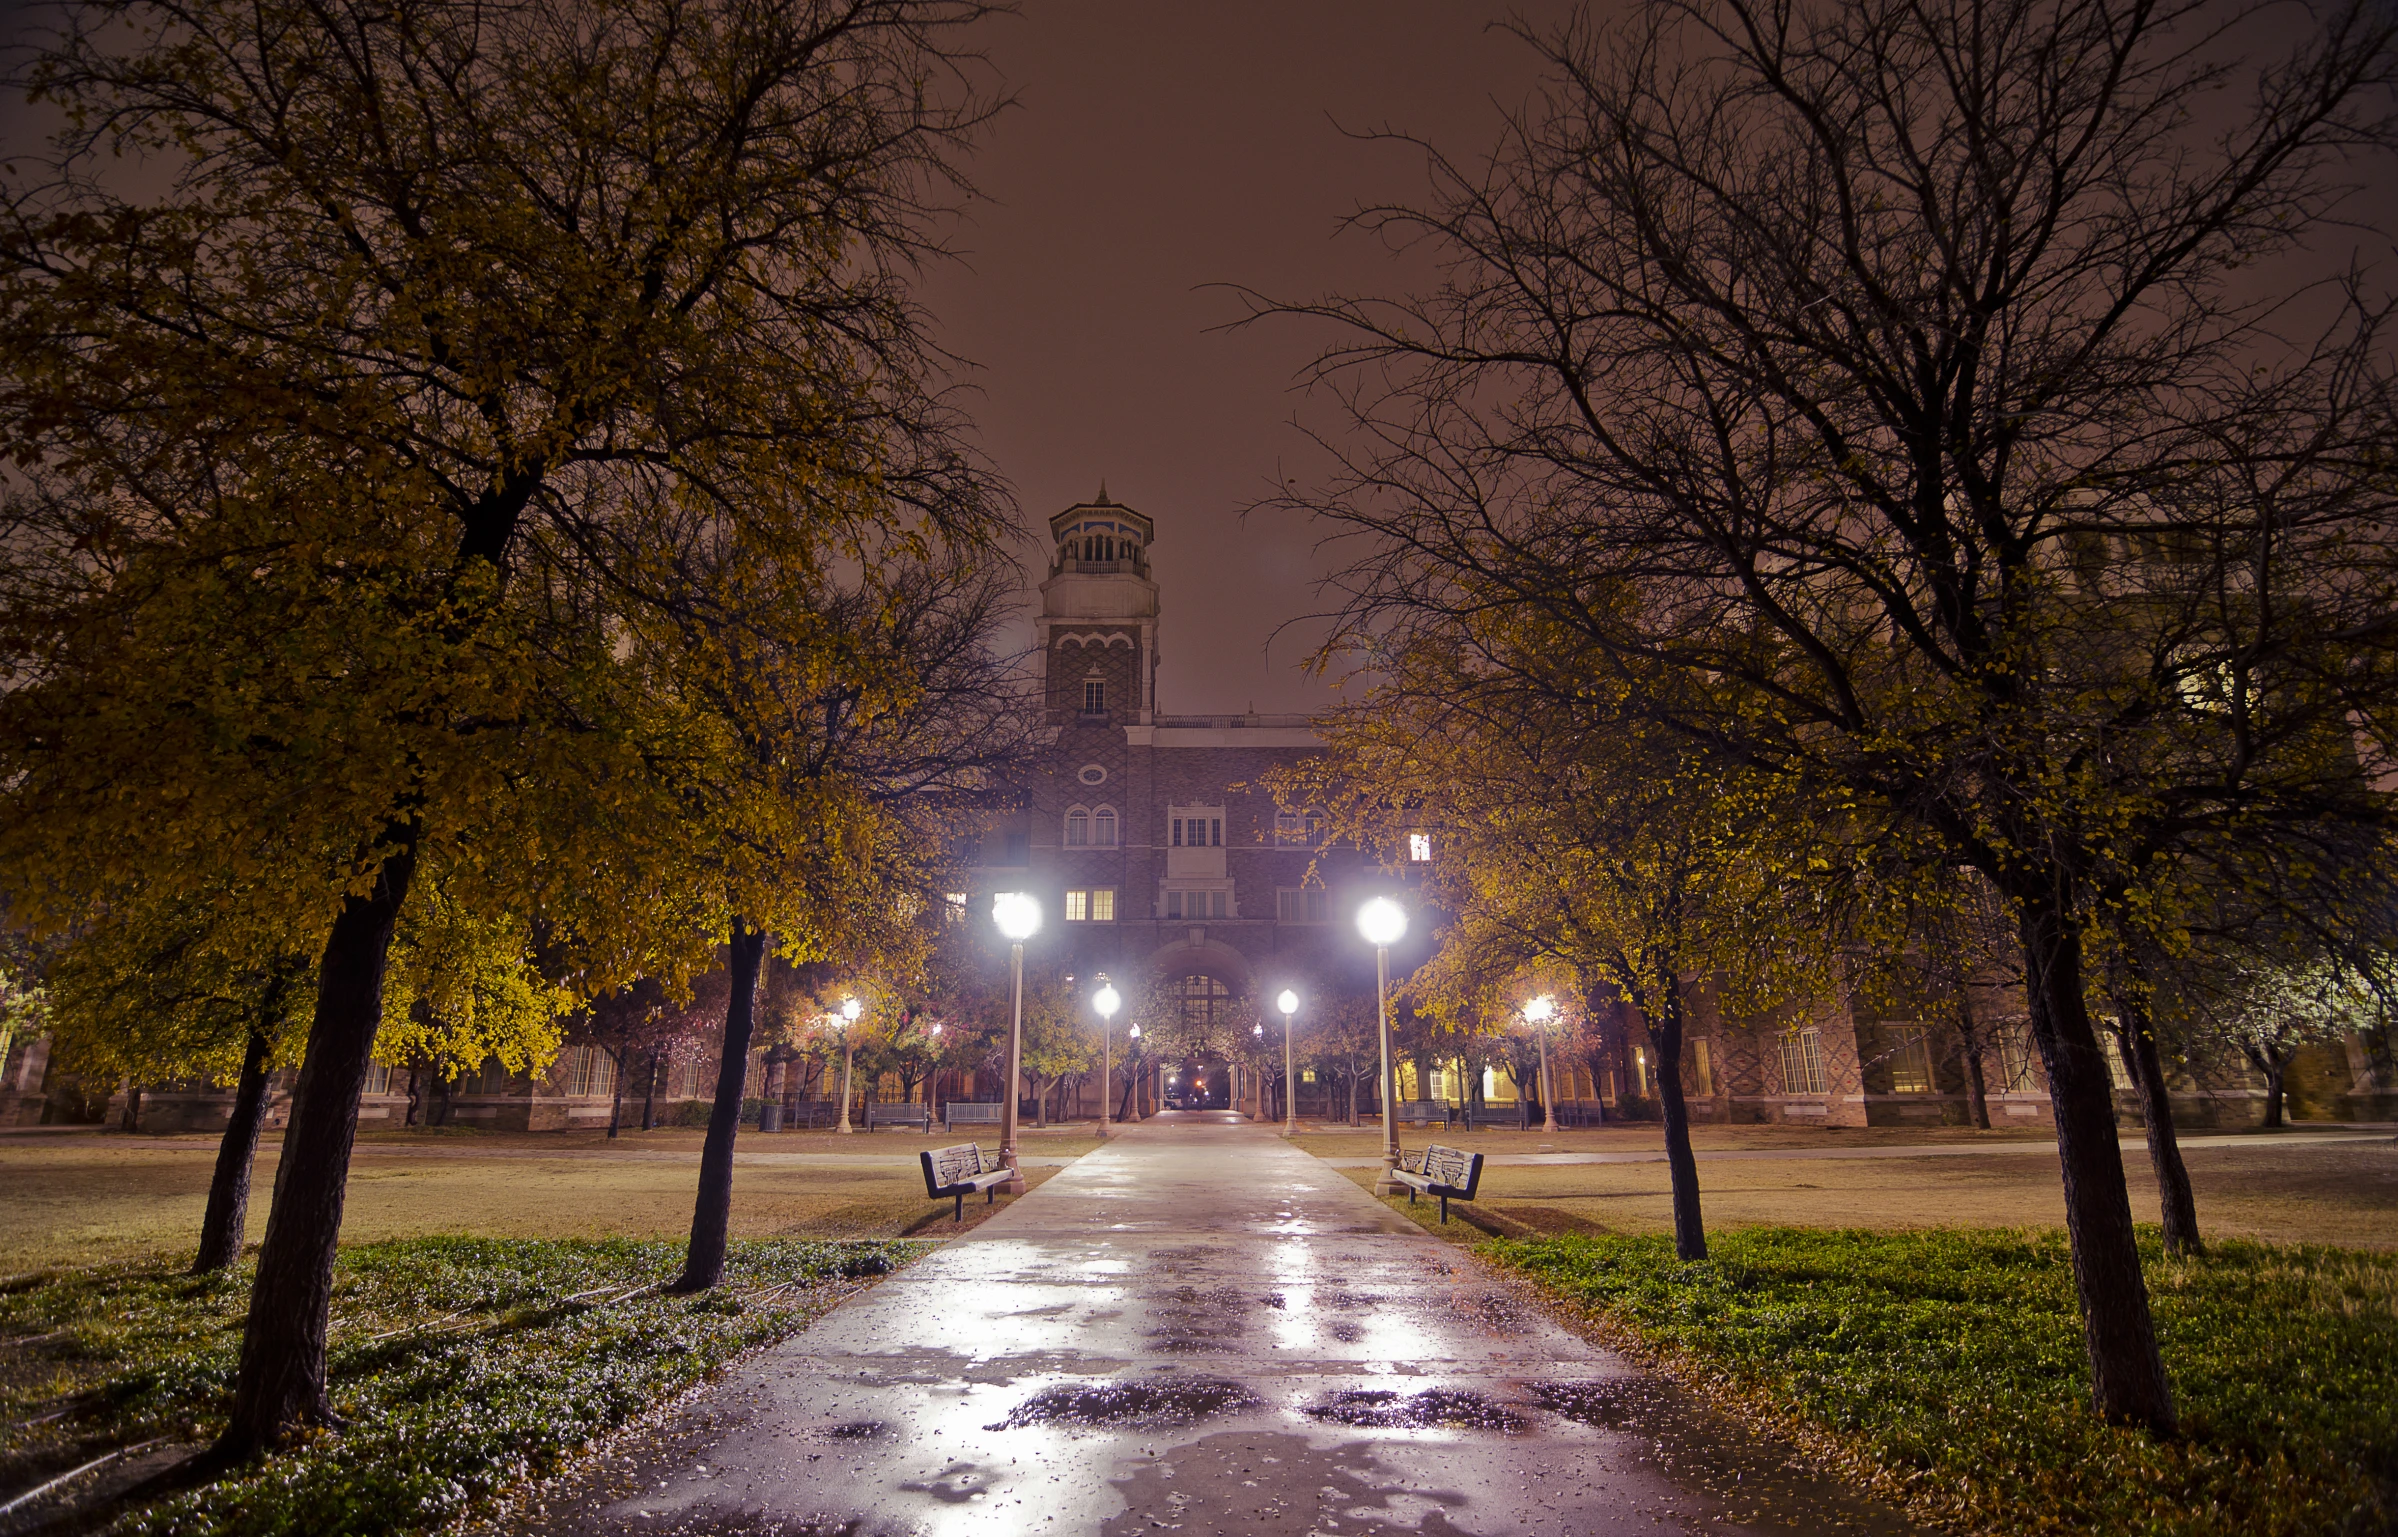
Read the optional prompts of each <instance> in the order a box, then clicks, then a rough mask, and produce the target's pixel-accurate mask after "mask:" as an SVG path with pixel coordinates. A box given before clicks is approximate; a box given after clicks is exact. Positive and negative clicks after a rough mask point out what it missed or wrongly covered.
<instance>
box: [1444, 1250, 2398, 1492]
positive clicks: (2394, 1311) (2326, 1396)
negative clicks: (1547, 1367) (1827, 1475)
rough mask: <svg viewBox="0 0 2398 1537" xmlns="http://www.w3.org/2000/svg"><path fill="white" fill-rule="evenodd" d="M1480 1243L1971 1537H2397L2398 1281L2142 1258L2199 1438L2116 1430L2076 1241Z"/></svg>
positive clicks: (1729, 1400) (2375, 1261) (2363, 1255)
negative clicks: (2090, 1329)
mask: <svg viewBox="0 0 2398 1537" xmlns="http://www.w3.org/2000/svg"><path fill="white" fill-rule="evenodd" d="M1710 1244H1711V1246H1712V1250H1713V1254H1712V1257H1711V1258H1710V1259H1709V1260H1707V1261H1706V1262H1704V1263H1700V1264H1695V1265H1684V1264H1681V1263H1679V1262H1677V1261H1676V1260H1675V1258H1674V1253H1673V1245H1672V1242H1671V1241H1670V1240H1669V1239H1667V1238H1665V1237H1663V1236H1662V1235H1638V1236H1621V1235H1569V1236H1561V1237H1546V1238H1528V1239H1527V1238H1497V1239H1490V1240H1487V1241H1485V1242H1483V1243H1482V1244H1481V1245H1480V1246H1479V1252H1480V1253H1481V1254H1482V1255H1483V1256H1484V1257H1485V1258H1487V1259H1490V1260H1492V1261H1494V1262H1496V1263H1497V1264H1499V1265H1501V1266H1503V1267H1505V1268H1508V1269H1511V1270H1514V1271H1516V1272H1518V1273H1520V1274H1522V1275H1525V1276H1527V1277H1529V1278H1531V1279H1532V1280H1533V1281H1534V1282H1536V1283H1537V1284H1538V1285H1540V1286H1541V1287H1542V1288H1544V1289H1546V1290H1547V1291H1548V1292H1550V1293H1551V1294H1553V1295H1554V1296H1556V1297H1558V1298H1560V1299H1563V1300H1564V1301H1566V1302H1568V1303H1569V1304H1572V1305H1574V1306H1575V1307H1577V1308H1578V1309H1581V1310H1584V1312H1585V1316H1586V1317H1588V1318H1589V1319H1590V1320H1592V1321H1593V1322H1594V1323H1595V1324H1596V1325H1597V1326H1598V1328H1599V1331H1600V1332H1601V1333H1603V1334H1606V1335H1608V1336H1609V1337H1611V1338H1612V1339H1613V1340H1614V1341H1615V1342H1617V1343H1620V1344H1624V1345H1627V1346H1629V1347H1631V1348H1632V1349H1633V1351H1634V1352H1635V1353H1636V1354H1641V1355H1645V1356H1647V1357H1648V1358H1650V1359H1653V1360H1656V1361H1658V1362H1659V1363H1660V1364H1662V1365H1664V1366H1665V1367H1666V1368H1667V1369H1668V1370H1669V1371H1671V1372H1672V1374H1673V1375H1675V1376H1676V1377H1678V1378H1680V1379H1681V1380H1683V1381H1684V1382H1685V1383H1686V1384H1687V1385H1689V1386H1692V1387H1694V1388H1696V1389H1698V1390H1699V1391H1701V1392H1702V1393H1704V1394H1706V1395H1708V1396H1710V1397H1712V1398H1714V1399H1715V1400H1717V1401H1718V1402H1721V1403H1726V1404H1728V1405H1730V1406H1732V1407H1734V1408H1736V1409H1738V1410H1742V1411H1745V1412H1746V1413H1747V1415H1748V1416H1749V1417H1751V1418H1756V1419H1762V1420H1764V1421H1766V1422H1768V1423H1773V1424H1776V1425H1779V1426H1781V1427H1783V1428H1785V1429H1788V1430H1790V1431H1794V1432H1796V1433H1797V1434H1798V1435H1799V1436H1800V1437H1801V1439H1803V1440H1806V1441H1808V1442H1811V1443H1812V1444H1814V1445H1815V1446H1817V1447H1818V1448H1819V1449H1820V1450H1824V1451H1828V1452H1830V1453H1832V1454H1833V1455H1834V1456H1835V1457H1837V1458H1838V1459H1839V1460H1841V1461H1844V1462H1847V1463H1849V1464H1850V1465H1851V1466H1852V1467H1854V1468H1856V1469H1857V1470H1858V1471H1860V1472H1865V1473H1867V1474H1869V1475H1870V1477H1871V1478H1872V1481H1873V1482H1874V1483H1875V1484H1876V1485H1877V1486H1878V1487H1879V1488H1880V1490H1881V1492H1883V1493H1885V1494H1887V1495H1889V1496H1892V1497H1893V1498H1895V1499H1897V1500H1899V1501H1900V1502H1901V1503H1903V1504H1904V1505H1906V1506H1907V1507H1908V1508H1910V1509H1911V1510H1912V1511H1913V1512H1915V1513H1916V1514H1918V1515H1920V1516H1924V1517H1929V1518H1932V1519H1934V1520H1937V1521H1939V1522H1941V1523H1943V1524H1946V1525H1950V1526H1953V1527H1956V1528H1959V1529H1964V1530H1970V1531H1975V1532H1992V1533H2007V1534H2016V1533H2025V1534H2028V1533H2042V1534H2046V1533H2062V1532H2073V1533H2107V1534H2113V1533H2123V1534H2132V1533H2138V1534H2142V1537H2166V1534H2174V1537H2217V1534H2222V1537H2230V1534H2241V1537H2320V1534H2339V1537H2364V1534H2368V1533H2384V1532H2388V1531H2391V1530H2394V1529H2398V1393H2394V1392H2393V1391H2392V1386H2391V1385H2392V1384H2393V1383H2398V1255H2392V1254H2386V1253H2371V1252H2359V1251H2354V1250H2342V1249H2332V1248H2322V1247H2312V1246H2281V1245H2268V1244H2258V1243H2245V1242H2239V1241H2232V1242H2226V1243H2224V1244H2222V1245H2220V1247H2219V1248H2218V1249H2217V1251H2216V1252H2215V1253H2214V1254H2212V1255H2210V1256H2209V1257H2207V1258H2205V1259H2202V1260H2195V1261H2174V1260H2168V1259H2166V1258H2165V1256H2164V1255H2163V1253H2162V1252H2161V1250H2160V1249H2158V1248H2156V1247H2155V1246H2154V1244H2153V1241H2152V1242H2151V1244H2150V1247H2149V1248H2148V1249H2147V1251H2146V1253H2145V1256H2144V1257H2145V1260H2146V1266H2147V1273H2148V1281H2149V1286H2150V1289H2151V1294H2152V1297H2153V1299H2154V1303H2155V1310H2156V1320H2157V1329H2158V1335H2159V1339H2160V1342H2161V1344H2162V1346H2163V1349H2164V1355H2165V1365H2166V1368H2167V1370H2168V1372H2169V1373H2170V1374H2171V1376H2172V1380H2173V1386H2174V1391H2175V1395H2176V1398H2177V1401H2178V1403H2179V1405H2180V1408H2181V1414H2182V1421H2183V1424H2182V1433H2181V1434H2180V1435H2179V1436H2177V1437H2175V1438H2173V1439H2170V1440H2163V1441H2159V1440H2154V1439H2151V1438H2150V1437H2148V1436H2146V1435H2143V1434H2140V1433H2138V1432H2135V1431H2130V1430H2125V1429H2120V1428H2116V1427H2111V1426H2106V1425H2102V1424H2099V1423H2098V1422H2096V1421H2095V1420H2094V1419H2093V1418H2092V1417H2091V1415H2090V1413H2089V1410H2088V1407H2087V1405H2088V1368H2087V1366H2086V1365H2085V1364H2084V1358H2083V1354H2082V1341H2081V1325H2080V1321H2079V1319H2078V1316H2077V1314H2076V1312H2075V1309H2074V1301H2073V1287H2072V1272H2071V1267H2070V1262H2069V1259H2068V1256H2067V1253H2066V1248H2065V1240H2064V1236H2063V1235H2062V1234H2061V1233H2056V1232H2051V1231H2045V1230H2029V1229H2027V1230H2020V1231H1990V1230H1976V1229H1952V1230H1938V1231H1930V1232H1914V1233H1879V1232H1863V1231H1853V1230H1851V1231H1823V1230H1817V1229H1804V1228H1783V1227H1754V1228H1745V1229H1739V1230H1735V1231H1729V1232H1723V1233H1719V1234H1716V1235H1713V1236H1712V1237H1711V1238H1710Z"/></svg>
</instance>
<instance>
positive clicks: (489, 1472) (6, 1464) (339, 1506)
mask: <svg viewBox="0 0 2398 1537" xmlns="http://www.w3.org/2000/svg"><path fill="white" fill-rule="evenodd" d="M682 1249H683V1246H682V1245H681V1244H680V1243H676V1242H661V1241H639V1240H631V1239H613V1240H532V1241H529V1240H500V1239H474V1238H420V1239H410V1240H404V1241H398V1242H390V1243H377V1244H364V1245H359V1246H357V1247H355V1248H347V1249H344V1250H343V1251H342V1254H341V1258H340V1266H339V1270H338V1272H337V1276H336V1282H335V1292H334V1302H333V1314H334V1326H333V1339H332V1350H331V1368H332V1396H333V1400H334V1404H335V1407H336V1409H337V1410H338V1411H339V1412H340V1413H341V1415H342V1416H343V1417H344V1418H345V1420H346V1421H347V1425H346V1428H344V1429H342V1430H341V1431H340V1432H339V1433H327V1434H321V1435H318V1436H315V1437H313V1438H311V1439H310V1440H308V1441H307V1442H305V1443H304V1444H302V1445H300V1446H298V1447H295V1448H294V1449H292V1450H290V1451H288V1452H285V1453H282V1454H280V1455H277V1456H275V1457H272V1458H269V1459H267V1460H266V1461H264V1462H262V1463H259V1464H257V1465H255V1466H253V1467H250V1468H248V1469H245V1470H243V1471H241V1472H239V1473H237V1474H235V1475H233V1476H230V1477H227V1478H225V1479H222V1480H220V1481H218V1482H216V1483H214V1484H211V1485H208V1486H206V1487H204V1488H200V1489H196V1490H190V1491H187V1492H185V1493H182V1494H178V1495H175V1496H173V1497H171V1498H168V1499H165V1500H163V1501H161V1502H159V1503H155V1504H152V1505H150V1506H149V1507H147V1508H145V1509H139V1510H135V1511H132V1512H130V1513H127V1514H125V1515H123V1516H122V1517H120V1518H119V1520H118V1521H117V1523H116V1524H115V1525H114V1526H112V1527H110V1528H108V1529H109V1530H111V1531H114V1532H122V1533H143V1534H149V1533H157V1534H162V1537H163V1534H168V1533H173V1534H176V1537H205V1534H227V1537H231V1534H236V1533H238V1534H243V1537H265V1534H281V1533H292V1534H301V1533H308V1534H326V1537H332V1534H347V1533H401V1532H418V1531H425V1530H429V1529H431V1528H433V1527H435V1526H438V1525H441V1524H442V1523H445V1522H447V1521H450V1520H452V1519H454V1518H455V1517H457V1516H458V1515H460V1514H461V1513H463V1512H465V1511H467V1510H468V1509H470V1508H471V1507H473V1506H475V1505H476V1504H478V1503H479V1502H481V1501H483V1500H484V1499H486V1498H487V1497H488V1496H490V1495H491V1494H493V1493H494V1492H496V1491H498V1490H500V1489H502V1488H505V1487H506V1486H508V1485H511V1484H514V1483H517V1482H519V1481H521V1480H523V1479H526V1478H531V1477H538V1476H541V1475H543V1474H546V1473H548V1472H549V1471H551V1470H552V1469H554V1468H555V1467H557V1466H558V1465H559V1464H560V1462H561V1461H562V1460H563V1459H564V1458H566V1457H567V1456H568V1455H570V1454H571V1453H573V1452H574V1451H575V1450H576V1449H577V1448H579V1447H581V1446H583V1445H585V1444H587V1443H589V1442H590V1441H591V1440H592V1439H594V1438H595V1437H597V1436H600V1435H602V1434H604V1433H605V1432H607V1431H609V1430H611V1429H614V1428H616V1427H618V1426H620V1425H623V1424H624V1423H626V1422H627V1421H629V1420H631V1419H633V1418H634V1417H635V1416H637V1415H639V1414H641V1413H643V1412H644V1411H645V1410H648V1409H650V1408H652V1407H654V1406H656V1405H658V1404H660V1403H663V1402H665V1401H667V1400H670V1399H672V1398H673V1397H675V1396H676V1395H677V1394H679V1393H681V1392H682V1391H683V1390H685V1389H686V1388H689V1387H691V1386H692V1385H693V1384H695V1383H697V1382H699V1381H700V1380H702V1379H703V1378H705V1377H707V1376H709V1375H710V1374H711V1373H713V1372H715V1371H717V1370H719V1369H720V1368H722V1367H723V1366H724V1365H725V1364H726V1363H728V1362H729V1361H731V1360H732V1359H733V1358H734V1357H736V1356H738V1355H740V1354H741V1353H743V1352H745V1351H748V1350H751V1349H754V1348H756V1347H758V1346H761V1345H766V1344H771V1343H773V1342H775V1341H777V1340H780V1339H783V1338H786V1337H787V1336H789V1335H791V1334H793V1333H795V1332H796V1331H798V1330H799V1329H800V1328H801V1327H803V1326H804V1325H806V1324H807V1323H808V1322H809V1321H811V1320H812V1319H814V1318H815V1317H816V1316H818V1315H819V1314H821V1313H822V1312H823V1311H824V1310H825V1309H826V1308H828V1307H830V1306H831V1305H832V1303H833V1302H835V1301H837V1300H838V1299H839V1298H840V1297H841V1296H842V1295H844V1294H846V1293H847V1292H848V1291H850V1290H853V1289H855V1288H856V1287H857V1286H858V1285H860V1284H863V1283H864V1282H865V1281H866V1280H867V1279H870V1278H871V1277H873V1276H876V1275H881V1274H884V1273H886V1272H888V1271H889V1270H891V1269H893V1268H895V1267H896V1266H898V1265H901V1264H905V1263H907V1262H908V1261H910V1260H912V1259H914V1258H915V1257H916V1256H917V1255H918V1254H920V1253H922V1252H924V1246H922V1245H917V1244H909V1243H892V1242H852V1243H837V1242H822V1241H813V1240H804V1239H763V1240H752V1241H747V1242H736V1243H735V1244H734V1245H733V1246H732V1250H731V1253H730V1256H729V1257H728V1261H727V1265H726V1283H725V1285H724V1286H722V1287H720V1288H719V1289H718V1290H717V1291H715V1292H713V1293H710V1294H708V1295H706V1296H703V1297H699V1298H696V1299H695V1298H685V1297H666V1296H661V1295H659V1294H658V1293H657V1292H656V1290H655V1288H656V1287H657V1286H658V1285H659V1284H661V1283H663V1282H664V1281H666V1280H668V1279H670V1278H671V1277H672V1276H673V1275H674V1273H675V1270H676V1268H677V1267H678V1265H679V1264H680V1262H681V1258H682ZM249 1279H250V1278H249V1268H248V1267H247V1266H246V1265H245V1266H244V1267H242V1268H241V1269H240V1270H237V1271H234V1272H230V1273H226V1274H223V1275H220V1276H216V1277H211V1278H208V1279H194V1278H191V1277H189V1276H185V1275H181V1274H179V1273H177V1268H176V1267H175V1266H174V1265H173V1264H172V1263H170V1262H167V1261H163V1260H161V1261H152V1262H147V1263H132V1264H121V1265H109V1266H97V1267H93V1268H90V1269H86V1270H78V1271H71V1272H66V1273H62V1274H57V1275H53V1276H46V1277H37V1278H33V1279H31V1280H27V1281H20V1282H17V1283H15V1284H13V1285H11V1286H10V1287H9V1288H8V1289H7V1290H6V1292H5V1293H0V1424H5V1426H6V1428H5V1429H0V1499H5V1498H7V1497H8V1496H11V1495H13V1494H15V1493H16V1492H17V1491H19V1490H22V1489H26V1488H29V1487H31V1486H33V1485H35V1484H38V1483H40V1482H42V1481H43V1480H45V1479H47V1478H49V1477H50V1476H52V1475H53V1474H55V1473H57V1472H60V1471H63V1470H65V1469H67V1468H71V1467H75V1466H78V1465H80V1464H81V1463H83V1462H85V1461H88V1460H90V1459H91V1458H92V1457H94V1456H97V1455H99V1454H100V1453H101V1452H104V1451H107V1450H110V1449H113V1448H116V1447H122V1446H129V1445H135V1444H138V1443H143V1442H149V1441H153V1440H156V1441H159V1442H160V1443H161V1446H162V1448H163V1452H171V1451H172V1450H173V1449H174V1448H176V1447H178V1446H181V1447H185V1448H188V1449H196V1448H197V1447H198V1446H200V1445H203V1444H205V1443H206V1442H207V1441H208V1440H209V1439H210V1438H211V1437H213V1435H214V1434H215V1432H216V1430H217V1428H218V1427H219V1426H220V1425H221V1423H222V1416H223V1412H224V1405H225V1402H226V1399H227V1396H228V1394H229V1391H230V1388H231V1384H232V1379H233V1370H234V1364H235V1359H236V1355H237V1353H238V1349H239V1346H240V1341H241V1327H242V1317H243V1309H244V1307H245V1305H246V1303H247V1300H248V1293H249ZM163 1452H162V1453H153V1454H152V1456H153V1458H155V1457H157V1456H159V1455H162V1454H163ZM95 1477H97V1476H96V1475H95ZM83 1493H84V1497H85V1498H87V1499H88V1498H89V1497H90V1494H91V1491H90V1490H88V1489H86V1490H85V1491H83ZM51 1509H52V1511H53V1512H54V1513H55V1510H56V1509H57V1507H51Z"/></svg>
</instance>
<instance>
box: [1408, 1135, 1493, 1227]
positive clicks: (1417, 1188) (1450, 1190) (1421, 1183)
mask: <svg viewBox="0 0 2398 1537" xmlns="http://www.w3.org/2000/svg"><path fill="white" fill-rule="evenodd" d="M1391 1177H1392V1178H1393V1179H1395V1180H1397V1181H1398V1182H1399V1183H1400V1184H1402V1185H1405V1186H1406V1187H1407V1201H1408V1204H1409V1205H1411V1206H1412V1205H1414V1204H1415V1198H1416V1197H1417V1196H1419V1195H1436V1196H1439V1197H1440V1220H1441V1221H1443V1222H1446V1221H1448V1220H1449V1202H1450V1201H1451V1200H1452V1199H1455V1200H1460V1201H1470V1200H1472V1199H1473V1198H1474V1192H1475V1191H1476V1190H1478V1189H1480V1188H1481V1186H1482V1155H1481V1154H1480V1153H1468V1152H1464V1151H1462V1150H1461V1149H1458V1148H1453V1147H1442V1146H1441V1145H1440V1144H1439V1143H1437V1142H1435V1143H1433V1144H1431V1145H1430V1146H1428V1147H1426V1148H1425V1149H1424V1150H1423V1151H1422V1152H1420V1153H1418V1154H1416V1155H1415V1158H1414V1162H1413V1163H1412V1165H1411V1164H1410V1162H1409V1160H1408V1158H1407V1156H1406V1155H1404V1154H1402V1155H1401V1156H1400V1159H1399V1167H1397V1168H1396V1169H1393V1170H1391Z"/></svg>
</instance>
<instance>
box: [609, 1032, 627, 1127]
mask: <svg viewBox="0 0 2398 1537" xmlns="http://www.w3.org/2000/svg"><path fill="white" fill-rule="evenodd" d="M608 1065H609V1066H610V1067H611V1068H614V1069H615V1071H614V1072H612V1073H610V1074H609V1075H608V1140H609V1141H611V1142H613V1141H615V1140H616V1133H617V1132H618V1131H619V1130H620V1129H621V1128H622V1126H623V1123H624V1062H623V1060H622V1059H621V1058H619V1057H618V1056H617V1054H616V1052H615V1050H614V1049H613V1048H611V1049H610V1050H609V1052H608Z"/></svg>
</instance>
